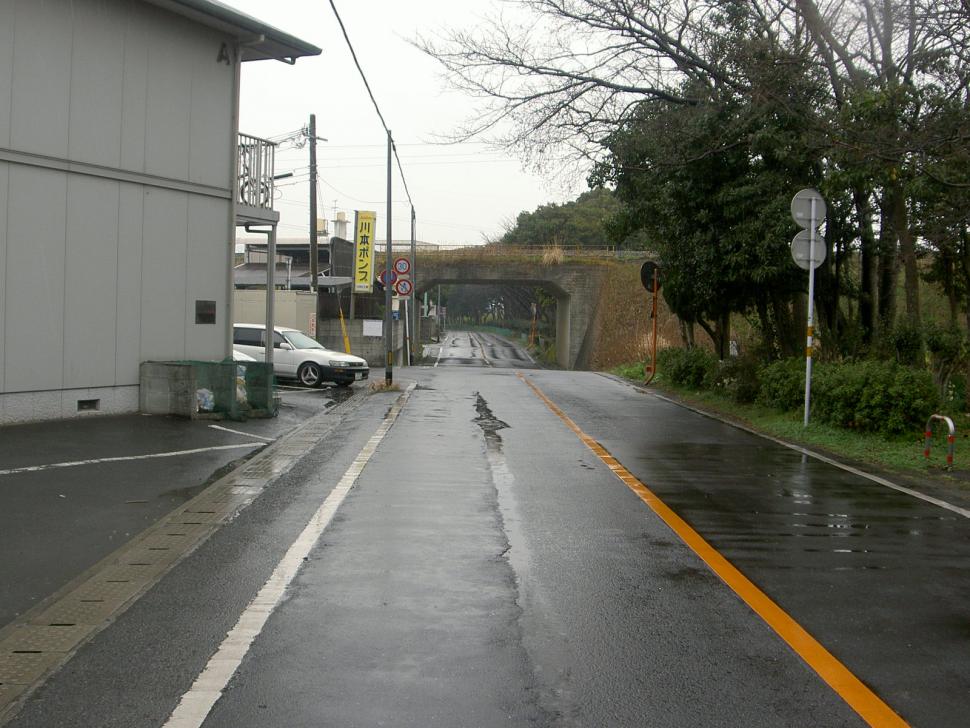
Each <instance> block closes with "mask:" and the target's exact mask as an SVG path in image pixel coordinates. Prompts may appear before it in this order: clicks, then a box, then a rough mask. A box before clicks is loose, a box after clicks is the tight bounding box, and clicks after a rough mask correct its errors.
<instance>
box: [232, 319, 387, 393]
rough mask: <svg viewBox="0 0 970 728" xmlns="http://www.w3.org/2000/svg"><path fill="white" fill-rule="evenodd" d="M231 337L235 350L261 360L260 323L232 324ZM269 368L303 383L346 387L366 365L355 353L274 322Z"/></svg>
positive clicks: (365, 373)
mask: <svg viewBox="0 0 970 728" xmlns="http://www.w3.org/2000/svg"><path fill="white" fill-rule="evenodd" d="M232 341H233V348H234V349H235V350H236V351H240V352H242V353H243V354H247V355H249V356H251V357H253V358H255V359H256V360H257V361H264V360H265V351H266V327H265V326H264V325H262V324H234V325H233V334H232ZM273 372H274V373H275V374H276V376H277V377H280V378H292V379H298V380H299V381H300V383H301V384H304V385H306V386H307V387H319V386H320V385H321V384H323V383H324V382H333V383H334V384H336V385H338V386H340V387H347V386H350V385H351V384H353V383H354V382H358V381H361V380H363V379H367V378H368V376H369V375H370V368H369V367H368V366H367V362H366V361H364V360H363V359H361V358H360V357H359V356H353V355H351V354H344V353H343V352H340V351H332V350H331V349H327V348H326V347H324V346H323V345H322V344H320V343H319V342H318V341H316V340H315V339H311V338H310V337H309V336H307V335H306V334H304V333H303V332H302V331H298V330H297V329H289V328H285V327H281V326H277V327H276V328H275V329H274V330H273Z"/></svg>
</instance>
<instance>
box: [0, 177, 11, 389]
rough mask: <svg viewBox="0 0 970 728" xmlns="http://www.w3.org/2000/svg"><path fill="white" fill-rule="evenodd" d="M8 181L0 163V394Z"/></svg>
mask: <svg viewBox="0 0 970 728" xmlns="http://www.w3.org/2000/svg"><path fill="white" fill-rule="evenodd" d="M9 180H10V165H9V164H6V163H5V162H0V392H3V391H5V388H4V385H3V379H4V372H5V371H6V369H7V368H6V366H5V365H4V361H3V355H4V351H5V346H4V343H5V335H4V330H5V328H6V327H5V320H6V291H7V276H6V270H7V224H8V220H9V219H10V218H9V214H8V212H7V200H8V196H7V195H8V191H9V184H8V183H9Z"/></svg>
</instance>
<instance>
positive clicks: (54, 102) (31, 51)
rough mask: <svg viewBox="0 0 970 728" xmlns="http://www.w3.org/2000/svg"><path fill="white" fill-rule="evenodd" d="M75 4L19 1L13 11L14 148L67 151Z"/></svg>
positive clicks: (58, 153)
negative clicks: (14, 34)
mask: <svg viewBox="0 0 970 728" xmlns="http://www.w3.org/2000/svg"><path fill="white" fill-rule="evenodd" d="M73 16H74V9H73V8H72V3H71V2H70V0H43V2H37V1H36V0H17V3H16V11H15V13H14V27H15V32H16V37H15V40H14V58H13V64H12V67H13V93H12V95H11V98H12V101H13V106H12V111H11V134H10V142H11V146H12V147H13V148H14V149H17V150H20V151H24V152H33V153H37V154H46V155H50V156H56V157H65V156H67V146H68V144H67V129H68V117H69V111H70V109H69V106H68V100H69V98H70V89H69V85H70V81H71V50H72V46H73V38H72V35H73V27H72V25H73V22H72V20H73Z"/></svg>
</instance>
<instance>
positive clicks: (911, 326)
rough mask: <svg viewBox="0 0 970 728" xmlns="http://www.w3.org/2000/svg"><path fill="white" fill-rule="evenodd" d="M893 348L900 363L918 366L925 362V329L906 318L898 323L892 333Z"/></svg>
mask: <svg viewBox="0 0 970 728" xmlns="http://www.w3.org/2000/svg"><path fill="white" fill-rule="evenodd" d="M892 342H893V348H894V349H895V350H896V359H897V361H899V363H900V364H906V365H908V366H918V365H920V364H922V363H923V329H922V327H921V326H920V325H919V324H917V323H915V322H913V321H911V320H909V319H905V320H903V321H901V322H900V323H899V324H897V325H896V328H895V329H893V333H892Z"/></svg>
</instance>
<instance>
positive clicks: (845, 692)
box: [516, 372, 908, 728]
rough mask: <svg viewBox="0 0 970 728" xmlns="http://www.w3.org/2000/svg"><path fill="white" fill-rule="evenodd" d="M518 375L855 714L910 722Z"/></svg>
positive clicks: (875, 721) (885, 722)
mask: <svg viewBox="0 0 970 728" xmlns="http://www.w3.org/2000/svg"><path fill="white" fill-rule="evenodd" d="M516 375H517V376H518V377H519V379H521V380H522V381H523V382H525V383H526V384H527V385H528V386H529V387H530V388H531V389H532V391H533V392H535V394H536V396H538V397H539V399H541V400H542V401H543V402H545V404H546V406H547V407H548V408H549V409H550V410H552V411H553V412H554V413H555V414H556V415H557V416H558V417H559V418H560V419H561V420H562V421H563V422H564V423H565V424H566V426H567V427H568V428H569V429H570V430H572V431H573V432H574V433H576V436H577V437H578V438H579V439H580V440H582V442H583V443H584V444H585V445H586V446H587V447H588V448H589V449H590V450H592V451H593V452H594V453H595V454H596V455H597V457H599V458H600V460H602V461H603V463H605V464H606V466H607V467H608V468H609V469H610V470H612V471H613V473H614V474H615V475H616V476H617V477H618V478H619V479H620V480H622V481H623V483H624V484H626V486H627V487H629V488H630V490H632V491H633V492H634V493H636V494H637V496H639V497H640V500H642V501H643V502H644V503H646V504H647V505H648V506H649V507H650V508H651V509H652V510H653V512H654V513H656V514H657V515H658V516H659V517H660V518H661V519H662V520H663V521H664V523H666V524H667V525H668V526H669V527H670V528H671V529H672V530H673V531H674V533H676V534H677V536H678V537H680V539H681V540H682V541H683V542H684V543H685V544H687V546H689V547H690V548H691V550H692V551H694V553H696V554H697V555H698V556H699V557H700V558H701V559H702V560H703V561H704V563H706V564H707V565H708V567H710V569H711V570H712V571H713V572H714V573H715V574H717V576H718V577H719V578H720V579H721V581H723V582H724V583H725V584H727V585H728V586H729V587H730V588H731V589H732V590H733V591H734V593H735V594H737V595H738V596H739V597H740V598H741V599H742V600H743V601H744V602H745V603H746V604H747V605H748V606H749V607H751V609H753V610H754V611H755V613H756V614H757V615H758V616H759V617H761V618H762V619H763V620H764V621H765V623H766V624H767V625H768V626H769V627H771V629H773V630H774V631H775V632H776V633H777V634H778V636H779V637H781V638H782V639H783V640H785V642H787V643H788V645H789V646H790V647H791V648H792V649H793V650H794V651H795V652H796V653H798V655H799V656H800V657H801V658H802V659H803V660H804V661H805V662H806V663H807V664H808V666H809V667H811V668H812V669H813V670H815V672H816V673H818V675H819V677H821V678H822V680H824V681H825V682H826V683H828V685H829V687H831V688H832V689H833V690H834V691H835V692H836V693H837V694H838V695H839V697H841V698H842V699H843V700H844V701H845V702H846V703H848V705H849V706H850V707H851V708H852V709H853V710H854V711H855V712H856V713H858V714H859V716H860V717H861V718H862V719H863V720H864V721H866V722H867V723H868V724H869V725H871V726H878V727H879V728H891V727H892V726H907V725H908V724H907V723H906V721H904V720H903V719H902V718H900V717H899V715H897V714H896V712H895V711H894V710H893V709H892V708H890V707H889V706H888V705H886V703H885V702H883V701H882V699H880V698H879V696H878V695H876V694H875V693H874V692H873V691H872V690H870V689H869V688H868V687H866V686H865V684H863V682H862V681H861V680H859V678H857V677H856V676H855V675H854V674H852V672H851V671H850V670H849V669H848V668H847V667H846V666H845V665H843V664H842V663H841V662H839V660H838V659H836V657H835V656H834V655H832V653H831V652H829V651H828V650H827V649H825V647H823V646H822V644H821V643H820V642H819V641H818V640H816V639H815V638H814V637H812V635H810V634H809V633H808V631H806V630H805V628H804V627H802V626H801V625H800V624H798V622H796V621H795V620H794V619H793V618H792V617H791V616H790V615H789V614H788V613H787V612H785V611H784V610H783V609H782V608H781V607H779V606H778V605H777V604H776V603H775V602H773V601H772V600H771V598H770V597H768V595H767V594H765V593H764V592H763V591H761V590H760V589H759V588H758V587H757V586H755V585H754V584H753V583H752V582H751V580H750V579H748V578H747V577H746V576H745V575H744V574H742V573H741V572H740V571H739V570H738V569H737V567H735V566H734V565H733V564H732V563H731V562H730V561H728V560H727V559H726V558H724V556H722V555H721V553H720V552H719V551H717V550H716V549H715V548H714V547H713V546H711V545H710V544H709V543H708V542H707V541H705V540H704V538H703V537H702V536H701V535H700V534H699V533H697V531H695V530H694V529H693V528H692V527H691V526H690V525H689V524H688V523H687V522H686V521H685V520H684V519H683V518H681V517H680V516H678V515H677V514H676V513H675V512H674V511H673V510H671V509H670V507H669V506H667V504H666V503H664V502H663V501H662V500H660V498H658V497H657V496H656V494H654V493H653V492H652V491H651V490H650V489H649V488H647V486H645V485H644V484H643V483H642V482H641V481H640V480H639V479H637V477H636V476H635V475H633V474H632V473H631V472H630V471H629V470H627V469H626V468H624V467H623V466H622V465H621V464H620V462H619V461H618V460H617V459H616V458H614V457H613V456H612V455H610V453H609V452H608V451H607V450H606V448H604V447H603V446H602V445H600V444H599V443H598V442H597V441H596V440H594V439H593V438H592V437H590V436H589V435H587V434H586V433H585V432H583V431H582V430H581V429H580V428H579V426H578V425H577V424H576V423H575V422H573V421H572V420H571V419H570V418H569V416H568V415H567V414H566V413H565V412H563V411H562V410H561V409H559V407H557V406H556V404H555V403H554V402H553V401H552V400H550V399H549V398H548V397H547V396H546V395H545V394H544V393H543V392H542V391H541V390H540V389H539V388H538V387H537V386H536V385H535V384H533V383H532V382H531V381H529V380H528V379H526V378H525V377H524V376H523V375H522V373H521V372H516Z"/></svg>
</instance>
